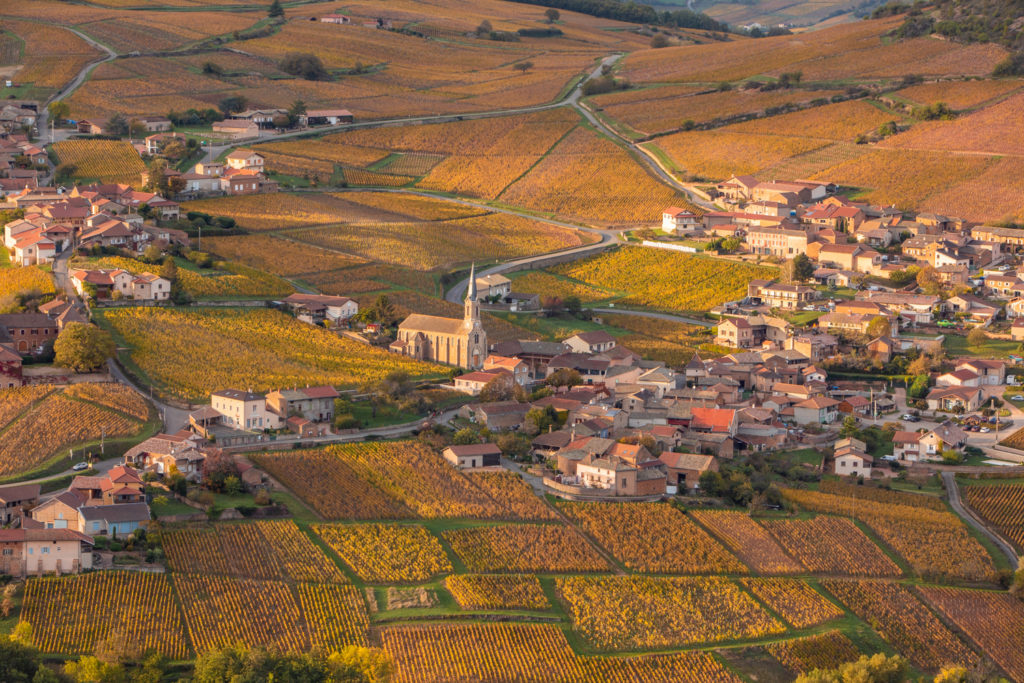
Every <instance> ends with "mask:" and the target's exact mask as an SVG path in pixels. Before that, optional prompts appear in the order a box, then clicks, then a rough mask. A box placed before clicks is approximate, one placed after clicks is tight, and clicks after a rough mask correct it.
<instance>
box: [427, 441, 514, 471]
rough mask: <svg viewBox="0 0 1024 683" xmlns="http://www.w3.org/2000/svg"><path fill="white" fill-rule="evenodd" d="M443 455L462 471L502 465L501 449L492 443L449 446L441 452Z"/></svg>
mask: <svg viewBox="0 0 1024 683" xmlns="http://www.w3.org/2000/svg"><path fill="white" fill-rule="evenodd" d="M441 455H443V456H444V459H445V460H447V461H448V462H450V463H451V464H453V465H455V466H456V467H457V468H459V469H460V470H471V469H477V468H480V467H499V466H500V465H501V449H500V448H498V447H497V446H495V445H494V444H492V443H473V444H466V445H463V446H448V447H447V448H445V449H444V450H443V451H441Z"/></svg>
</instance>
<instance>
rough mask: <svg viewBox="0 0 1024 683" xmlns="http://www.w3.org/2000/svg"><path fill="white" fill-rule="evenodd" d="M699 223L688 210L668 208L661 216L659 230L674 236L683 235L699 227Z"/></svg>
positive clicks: (694, 215) (676, 207) (674, 207)
mask: <svg viewBox="0 0 1024 683" xmlns="http://www.w3.org/2000/svg"><path fill="white" fill-rule="evenodd" d="M701 225H702V224H701V221H700V219H699V218H697V215H696V214H694V213H693V212H692V211H690V210H689V209H680V208H679V207H678V206H670V207H668V208H667V209H665V210H664V211H663V212H662V214H661V229H662V230H664V231H665V232H667V233H671V234H675V235H685V234H687V233H690V232H693V231H694V230H697V229H699V228H700V227H701Z"/></svg>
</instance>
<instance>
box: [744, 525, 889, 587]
mask: <svg viewBox="0 0 1024 683" xmlns="http://www.w3.org/2000/svg"><path fill="white" fill-rule="evenodd" d="M762 524H764V526H765V528H766V529H768V531H769V532H770V533H771V534H772V536H774V537H775V540H776V541H778V542H779V543H780V544H781V545H782V547H783V548H785V549H786V551H787V552H788V553H789V554H790V555H792V556H793V557H795V558H796V559H797V560H799V561H800V562H802V563H803V564H804V566H806V567H807V568H808V569H810V570H811V571H813V572H821V573H823V574H848V575H853V576H899V575H900V574H901V573H902V572H900V568H899V567H898V566H897V565H896V563H895V562H893V561H892V560H890V559H889V557H888V556H887V555H886V554H885V553H883V552H882V551H881V549H880V548H879V547H878V546H877V545H875V544H874V543H872V542H871V540H870V539H869V538H868V537H867V536H865V535H864V532H863V531H861V530H860V529H858V528H857V526H856V525H855V524H854V523H853V522H851V521H850V520H848V519H841V518H837V517H824V516H821V515H819V516H817V517H815V518H814V519H792V520H770V521H764V522H762Z"/></svg>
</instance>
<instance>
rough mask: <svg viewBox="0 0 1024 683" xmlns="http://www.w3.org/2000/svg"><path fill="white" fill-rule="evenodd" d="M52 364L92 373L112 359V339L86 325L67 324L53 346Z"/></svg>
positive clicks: (114, 349)
mask: <svg viewBox="0 0 1024 683" xmlns="http://www.w3.org/2000/svg"><path fill="white" fill-rule="evenodd" d="M53 350H54V352H55V354H56V356H55V357H54V360H53V362H54V363H55V364H56V365H59V366H60V367H62V368H68V369H70V370H74V371H75V372H92V371H94V370H98V369H99V368H100V367H102V366H103V365H104V364H105V363H106V362H107V361H108V360H109V359H111V358H113V357H114V353H115V351H116V350H117V349H116V347H115V346H114V339H113V337H111V336H110V333H109V332H107V331H106V330H101V329H100V328H98V327H96V326H95V325H90V324H88V323H68V324H67V325H66V326H65V327H64V329H63V330H61V332H60V334H59V335H57V341H56V342H54V344H53Z"/></svg>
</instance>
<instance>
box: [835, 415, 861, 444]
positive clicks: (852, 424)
mask: <svg viewBox="0 0 1024 683" xmlns="http://www.w3.org/2000/svg"><path fill="white" fill-rule="evenodd" d="M857 431H858V428H857V418H855V417H854V416H853V415H847V416H846V417H845V418H843V426H842V427H841V428H840V429H839V438H841V439H848V438H850V437H851V436H857Z"/></svg>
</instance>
